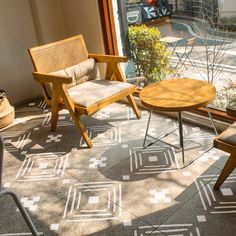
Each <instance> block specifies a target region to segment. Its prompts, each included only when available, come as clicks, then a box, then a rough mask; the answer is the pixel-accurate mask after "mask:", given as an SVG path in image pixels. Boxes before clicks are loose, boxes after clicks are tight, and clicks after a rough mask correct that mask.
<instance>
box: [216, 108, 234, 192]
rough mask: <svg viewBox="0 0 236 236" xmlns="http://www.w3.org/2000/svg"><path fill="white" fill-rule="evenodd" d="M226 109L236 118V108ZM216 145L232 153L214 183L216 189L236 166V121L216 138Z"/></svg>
mask: <svg viewBox="0 0 236 236" xmlns="http://www.w3.org/2000/svg"><path fill="white" fill-rule="evenodd" d="M226 110H227V114H228V115H229V116H232V117H234V118H235V119H236V108H233V107H227V108H226ZM214 147H216V148H218V149H220V150H222V151H225V152H228V153H230V156H229V158H228V160H227V161H226V164H225V166H224V168H223V170H222V171H221V174H220V176H219V177H218V179H217V181H216V183H215V185H214V189H219V188H220V186H221V185H222V184H223V183H224V181H225V180H226V179H227V177H228V176H229V175H230V174H231V172H232V171H233V170H234V168H235V167H236V122H234V123H233V124H232V125H230V126H229V127H228V128H227V129H226V130H225V131H223V132H222V133H221V134H220V135H219V136H217V137H216V138H215V139H214Z"/></svg>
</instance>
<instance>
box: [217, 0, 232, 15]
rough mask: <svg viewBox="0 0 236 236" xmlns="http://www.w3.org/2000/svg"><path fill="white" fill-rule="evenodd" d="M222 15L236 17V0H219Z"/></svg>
mask: <svg viewBox="0 0 236 236" xmlns="http://www.w3.org/2000/svg"><path fill="white" fill-rule="evenodd" d="M218 2H219V10H220V16H225V17H236V1H235V0H218Z"/></svg>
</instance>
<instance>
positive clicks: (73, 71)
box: [50, 58, 100, 88]
mask: <svg viewBox="0 0 236 236" xmlns="http://www.w3.org/2000/svg"><path fill="white" fill-rule="evenodd" d="M50 74H52V75H61V76H68V77H72V81H73V82H72V83H70V84H69V85H67V88H70V87H73V86H75V85H77V84H81V83H83V82H85V81H89V80H93V79H100V73H99V69H98V66H97V64H96V62H95V60H94V59H93V58H89V59H87V60H84V61H82V62H80V63H79V64H77V65H73V66H70V67H67V68H65V69H63V70H59V71H54V72H51V73H50Z"/></svg>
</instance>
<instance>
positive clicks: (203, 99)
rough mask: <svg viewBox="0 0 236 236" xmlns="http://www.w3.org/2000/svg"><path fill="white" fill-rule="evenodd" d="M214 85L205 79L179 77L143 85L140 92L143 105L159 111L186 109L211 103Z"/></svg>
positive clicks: (214, 91)
mask: <svg viewBox="0 0 236 236" xmlns="http://www.w3.org/2000/svg"><path fill="white" fill-rule="evenodd" d="M215 95H216V89H215V87H214V86H213V85H212V84H210V83H207V82H205V81H201V80H196V79H190V78H181V79H171V80H163V81H161V82H157V83H154V84H151V85H149V86H147V87H145V88H144V89H143V90H142V91H141V93H140V100H141V102H142V104H143V105H144V106H146V107H147V108H150V109H153V110H160V111H175V112H178V111H188V110H194V109H196V108H199V107H204V106H206V105H207V104H209V103H211V102H212V101H213V100H214V98H215Z"/></svg>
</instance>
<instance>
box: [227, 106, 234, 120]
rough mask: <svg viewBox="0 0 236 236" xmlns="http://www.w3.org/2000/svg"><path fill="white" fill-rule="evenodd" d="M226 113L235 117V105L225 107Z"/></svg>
mask: <svg viewBox="0 0 236 236" xmlns="http://www.w3.org/2000/svg"><path fill="white" fill-rule="evenodd" d="M226 112H227V115H229V116H232V117H234V118H236V107H226Z"/></svg>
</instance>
